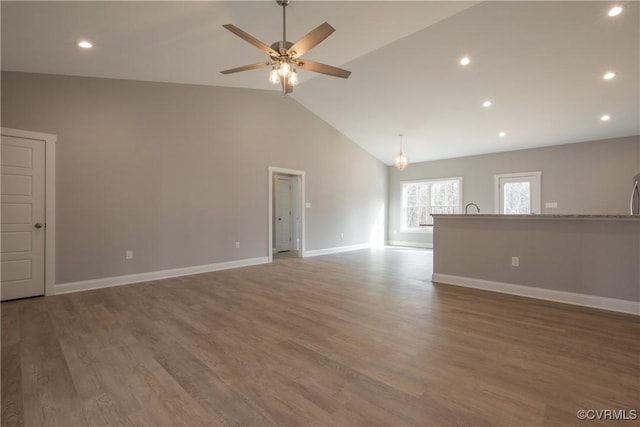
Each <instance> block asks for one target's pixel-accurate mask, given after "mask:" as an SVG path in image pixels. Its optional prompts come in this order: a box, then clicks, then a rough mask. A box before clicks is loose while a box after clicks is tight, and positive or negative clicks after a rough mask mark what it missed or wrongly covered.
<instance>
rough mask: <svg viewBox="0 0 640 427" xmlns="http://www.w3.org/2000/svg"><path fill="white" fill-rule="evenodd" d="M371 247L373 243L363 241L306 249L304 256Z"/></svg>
mask: <svg viewBox="0 0 640 427" xmlns="http://www.w3.org/2000/svg"><path fill="white" fill-rule="evenodd" d="M370 247H371V243H361V244H359V245H350V246H338V247H335V248H327V249H317V250H315V251H305V252H304V257H305V258H309V257H312V256H320V255H330V254H337V253H340V252H349V251H357V250H359V249H369V248H370Z"/></svg>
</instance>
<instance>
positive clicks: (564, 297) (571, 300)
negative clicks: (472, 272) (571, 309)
mask: <svg viewBox="0 0 640 427" xmlns="http://www.w3.org/2000/svg"><path fill="white" fill-rule="evenodd" d="M431 281H433V282H437V283H444V284H446V285H456V286H464V287H467V288H475V289H483V290H486V291H493V292H501V293H504V294H511V295H519V296H523V297H529V298H536V299H542V300H547V301H555V302H562V303H565V304H573V305H581V306H584V307H592V308H599V309H602V310H609V311H617V312H620V313H627V314H635V315H636V316H640V302H636V301H627V300H621V299H614V298H607V297H599V296H595V295H586V294H576V293H573V292H564V291H556V290H553V289H545V288H534V287H532V286H523V285H514V284H511V283H503V282H493V281H490V280H482V279H473V278H471V277H462V276H452V275H449V274H440V273H433V275H432V277H431Z"/></svg>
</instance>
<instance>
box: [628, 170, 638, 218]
mask: <svg viewBox="0 0 640 427" xmlns="http://www.w3.org/2000/svg"><path fill="white" fill-rule="evenodd" d="M629 204H630V207H629V208H630V209H631V215H640V173H639V174H638V175H636V176H634V177H633V187H632V189H631V201H630V202H629Z"/></svg>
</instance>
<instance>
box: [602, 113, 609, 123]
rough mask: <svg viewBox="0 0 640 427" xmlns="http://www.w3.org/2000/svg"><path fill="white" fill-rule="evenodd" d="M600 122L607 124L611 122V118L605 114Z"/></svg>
mask: <svg viewBox="0 0 640 427" xmlns="http://www.w3.org/2000/svg"><path fill="white" fill-rule="evenodd" d="M600 120H602V121H603V122H607V121H609V120H611V116H610V115H608V114H605V115H603V116H602V117H600Z"/></svg>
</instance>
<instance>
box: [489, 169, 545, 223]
mask: <svg viewBox="0 0 640 427" xmlns="http://www.w3.org/2000/svg"><path fill="white" fill-rule="evenodd" d="M541 175H542V173H541V172H524V173H510V174H502V175H496V176H495V184H496V188H495V195H496V212H497V213H499V214H501V215H529V214H532V213H540V177H541Z"/></svg>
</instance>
